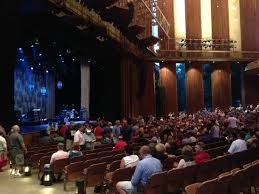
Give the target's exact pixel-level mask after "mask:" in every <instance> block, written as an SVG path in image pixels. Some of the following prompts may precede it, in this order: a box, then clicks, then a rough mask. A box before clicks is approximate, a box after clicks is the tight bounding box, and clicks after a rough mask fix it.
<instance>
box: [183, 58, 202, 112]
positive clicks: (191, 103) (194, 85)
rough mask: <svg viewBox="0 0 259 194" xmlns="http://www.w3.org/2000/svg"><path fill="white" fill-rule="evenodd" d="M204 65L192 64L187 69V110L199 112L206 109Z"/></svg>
mask: <svg viewBox="0 0 259 194" xmlns="http://www.w3.org/2000/svg"><path fill="white" fill-rule="evenodd" d="M202 73H203V72H202V65H201V64H195V63H191V64H188V65H187V68H186V75H185V79H186V110H187V112H190V113H192V112H197V111H198V110H201V109H203V108H204V87H203V74H202Z"/></svg>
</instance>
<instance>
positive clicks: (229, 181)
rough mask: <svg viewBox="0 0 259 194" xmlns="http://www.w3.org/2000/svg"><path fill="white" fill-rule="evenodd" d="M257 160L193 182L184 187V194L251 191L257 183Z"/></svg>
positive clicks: (258, 180)
mask: <svg viewBox="0 0 259 194" xmlns="http://www.w3.org/2000/svg"><path fill="white" fill-rule="evenodd" d="M258 172H259V160H255V161H253V162H251V163H248V164H246V165H244V166H243V168H242V169H239V168H236V169H233V170H231V171H228V172H225V173H222V174H220V175H219V176H218V177H217V178H215V179H211V180H207V181H205V182H202V183H194V184H191V185H189V186H187V187H186V188H185V191H186V194H207V193H210V194H218V193H220V194H240V192H242V193H252V188H254V189H255V190H256V186H258V185H259V176H258Z"/></svg>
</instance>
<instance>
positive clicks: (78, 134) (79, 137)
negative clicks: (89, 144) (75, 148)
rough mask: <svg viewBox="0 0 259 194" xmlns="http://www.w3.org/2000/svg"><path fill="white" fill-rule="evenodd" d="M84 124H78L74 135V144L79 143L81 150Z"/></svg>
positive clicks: (83, 147)
mask: <svg viewBox="0 0 259 194" xmlns="http://www.w3.org/2000/svg"><path fill="white" fill-rule="evenodd" d="M84 131H85V127H84V125H82V124H80V125H79V129H78V131H77V132H76V133H75V135H74V144H76V145H79V146H80V149H81V150H85V138H84Z"/></svg>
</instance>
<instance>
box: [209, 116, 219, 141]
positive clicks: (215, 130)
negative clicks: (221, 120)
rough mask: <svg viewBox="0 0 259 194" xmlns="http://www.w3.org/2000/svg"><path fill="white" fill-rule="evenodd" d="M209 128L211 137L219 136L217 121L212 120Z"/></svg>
mask: <svg viewBox="0 0 259 194" xmlns="http://www.w3.org/2000/svg"><path fill="white" fill-rule="evenodd" d="M211 125H212V127H211V130H210V135H211V137H212V138H213V139H217V138H220V134H219V132H220V129H219V124H218V121H217V120H215V119H214V120H212V122H211Z"/></svg>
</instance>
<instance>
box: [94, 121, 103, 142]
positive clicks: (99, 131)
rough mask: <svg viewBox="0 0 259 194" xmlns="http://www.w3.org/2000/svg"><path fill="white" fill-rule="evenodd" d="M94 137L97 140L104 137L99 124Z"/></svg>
mask: <svg viewBox="0 0 259 194" xmlns="http://www.w3.org/2000/svg"><path fill="white" fill-rule="evenodd" d="M94 135H95V137H96V139H97V140H101V139H102V137H103V129H102V128H101V127H100V124H99V123H97V126H96V127H95V129H94Z"/></svg>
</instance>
